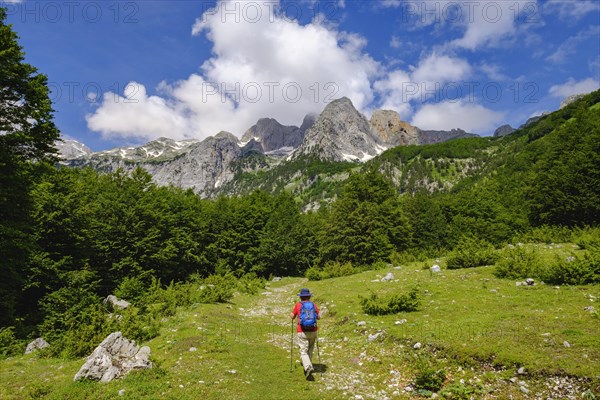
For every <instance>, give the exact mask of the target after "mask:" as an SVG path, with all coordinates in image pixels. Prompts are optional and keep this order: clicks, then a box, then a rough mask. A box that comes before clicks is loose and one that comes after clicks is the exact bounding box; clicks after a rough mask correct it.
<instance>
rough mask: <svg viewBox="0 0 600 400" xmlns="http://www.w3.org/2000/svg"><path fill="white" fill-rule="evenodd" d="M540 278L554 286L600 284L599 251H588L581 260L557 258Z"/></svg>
mask: <svg viewBox="0 0 600 400" xmlns="http://www.w3.org/2000/svg"><path fill="white" fill-rule="evenodd" d="M542 278H543V279H544V281H545V282H547V283H551V284H554V285H564V284H566V285H585V284H590V283H600V249H599V250H592V251H589V252H588V253H587V254H585V255H584V256H583V257H582V258H577V257H575V256H570V257H567V258H557V259H556V261H555V262H554V263H553V264H551V265H550V267H549V268H548V269H547V270H546V271H545V273H544V275H543V276H542Z"/></svg>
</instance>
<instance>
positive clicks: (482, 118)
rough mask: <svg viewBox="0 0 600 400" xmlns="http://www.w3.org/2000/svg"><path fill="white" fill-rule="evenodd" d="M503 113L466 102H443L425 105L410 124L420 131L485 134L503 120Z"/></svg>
mask: <svg viewBox="0 0 600 400" xmlns="http://www.w3.org/2000/svg"><path fill="white" fill-rule="evenodd" d="M504 116H505V113H502V112H496V111H492V110H489V109H487V108H485V107H483V106H481V105H479V104H473V103H468V102H466V101H463V100H460V101H445V102H441V103H437V104H427V105H425V106H423V107H421V109H420V110H419V111H417V112H416V114H415V115H414V117H413V119H412V121H411V124H412V125H415V126H418V127H419V128H421V129H431V130H447V129H452V128H460V129H464V130H465V131H467V132H474V133H487V132H489V131H491V130H492V129H493V128H495V127H497V126H498V124H499V123H500V122H501V121H502V120H503V118H504Z"/></svg>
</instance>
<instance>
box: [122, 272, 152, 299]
mask: <svg viewBox="0 0 600 400" xmlns="http://www.w3.org/2000/svg"><path fill="white" fill-rule="evenodd" d="M149 280H150V278H149V277H147V274H145V275H143V276H135V277H126V278H124V279H123V280H122V281H121V283H120V284H119V286H118V287H117V288H116V289H115V290H114V295H115V296H117V297H118V298H119V299H124V300H127V301H129V302H131V303H136V302H138V301H139V300H140V299H141V298H142V297H143V296H144V295H145V293H146V290H147V287H148V282H149Z"/></svg>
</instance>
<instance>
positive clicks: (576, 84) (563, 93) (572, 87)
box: [549, 78, 600, 98]
mask: <svg viewBox="0 0 600 400" xmlns="http://www.w3.org/2000/svg"><path fill="white" fill-rule="evenodd" d="M598 88H600V81H598V79H595V78H587V79H582V80H580V81H576V80H575V79H573V78H569V79H568V80H567V82H565V83H563V84H562V85H554V86H552V87H551V88H550V90H549V93H550V95H551V96H553V97H559V98H565V97H569V96H571V95H574V94H584V93H590V92H593V91H594V90H597V89H598Z"/></svg>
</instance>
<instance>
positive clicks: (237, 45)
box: [88, 0, 380, 139]
mask: <svg viewBox="0 0 600 400" xmlns="http://www.w3.org/2000/svg"><path fill="white" fill-rule="evenodd" d="M275 3H276V2H251V3H249V2H243V1H233V0H228V1H222V2H219V3H217V5H216V7H215V8H214V9H211V10H207V11H206V12H205V13H204V14H203V15H202V16H201V17H200V18H198V20H197V21H196V23H195V24H194V26H193V27H192V33H193V34H194V35H199V34H205V35H206V37H207V38H208V39H209V40H211V41H212V44H213V48H212V53H213V56H212V57H211V58H210V59H208V60H206V61H205V62H204V63H203V64H202V66H201V73H200V74H192V75H191V76H190V77H189V78H188V79H186V80H182V81H179V82H175V83H162V84H161V85H160V87H159V88H158V91H159V95H160V96H148V95H147V94H146V88H144V87H143V86H142V85H138V86H139V87H140V95H139V96H138V98H136V100H138V101H137V102H135V103H134V102H125V101H114V100H115V99H119V100H121V99H125V100H126V99H127V96H124V97H122V96H119V95H116V94H114V93H107V94H106V95H105V96H104V101H103V102H102V104H101V105H100V107H99V108H98V109H97V110H96V111H95V112H94V113H93V114H91V115H89V116H88V124H89V127H90V129H92V130H95V131H98V132H101V133H102V134H103V135H104V136H106V137H115V136H139V137H140V138H147V139H153V138H156V137H159V136H167V135H168V136H171V137H173V136H177V137H190V136H191V137H196V138H200V139H202V138H205V137H207V136H209V135H214V134H215V133H217V132H218V131H219V130H222V129H224V130H228V131H230V132H232V133H234V134H237V135H240V134H241V133H243V132H244V131H245V130H246V129H247V128H248V127H250V126H251V125H252V124H254V123H255V122H256V120H257V119H258V118H260V117H265V116H268V117H273V118H276V119H277V120H279V121H280V122H281V123H283V124H299V123H300V122H301V119H302V117H303V116H304V115H305V114H307V113H313V112H320V111H321V110H322V109H323V107H324V106H325V104H326V103H328V102H329V101H331V100H333V99H335V98H339V97H342V96H347V97H349V98H351V99H352V101H353V102H354V104H355V106H356V107H357V108H358V109H364V108H366V106H367V105H368V104H369V103H371V102H372V100H373V93H372V89H371V81H372V80H373V79H374V77H375V76H376V75H377V74H378V73H379V69H380V65H379V64H378V63H377V62H375V61H374V60H373V59H372V58H371V57H370V56H369V55H367V54H366V53H365V52H364V51H363V48H364V46H365V44H366V41H365V39H364V38H362V37H361V36H359V35H356V34H352V33H347V32H343V31H338V30H336V29H335V27H332V26H328V25H326V24H325V23H322V22H320V21H319V20H317V19H315V20H314V21H312V22H311V23H309V24H306V25H301V24H299V23H298V22H296V21H293V20H290V19H288V18H287V17H284V16H282V15H279V14H278V13H277V12H276V7H275V5H276V4H275ZM249 4H251V5H252V7H253V8H252V9H250V8H246V9H245V8H244V7H248V5H249ZM153 119H155V120H156V121H155V122H154V123H153V122H151V121H152V120H153Z"/></svg>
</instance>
